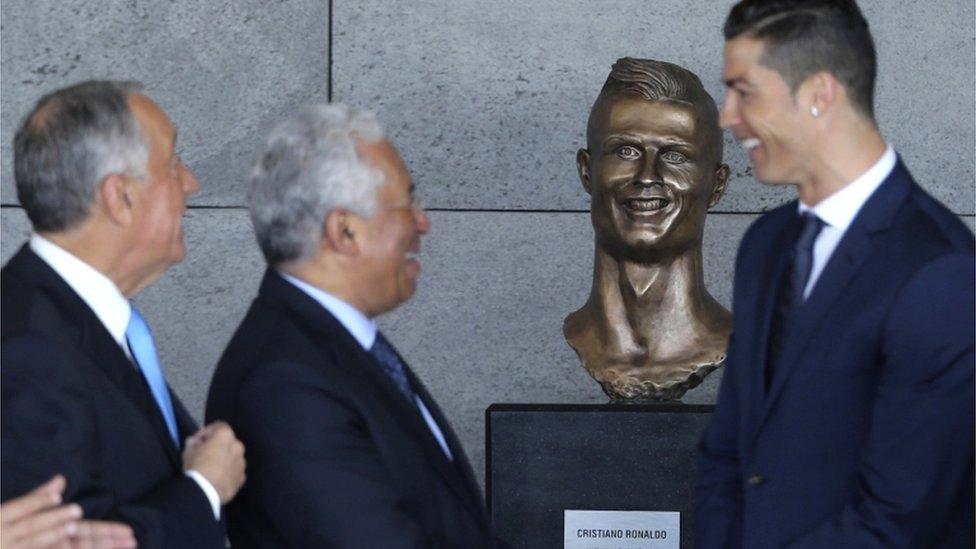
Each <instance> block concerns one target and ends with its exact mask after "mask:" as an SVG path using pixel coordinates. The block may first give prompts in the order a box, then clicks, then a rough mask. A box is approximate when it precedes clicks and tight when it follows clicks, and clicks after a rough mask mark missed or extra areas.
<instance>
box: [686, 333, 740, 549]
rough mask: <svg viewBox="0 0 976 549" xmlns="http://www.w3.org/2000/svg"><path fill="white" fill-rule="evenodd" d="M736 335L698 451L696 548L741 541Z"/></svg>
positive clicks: (731, 343)
mask: <svg viewBox="0 0 976 549" xmlns="http://www.w3.org/2000/svg"><path fill="white" fill-rule="evenodd" d="M734 346H735V334H733V335H732V336H731V337H730V339H729V352H728V353H727V354H726V356H727V357H728V358H727V359H726V363H725V367H724V368H723V370H724V372H723V373H722V383H721V385H720V387H719V392H718V401H717V402H716V405H715V411H714V413H713V414H712V421H711V423H710V424H709V425H708V428H707V429H706V430H705V434H704V436H703V437H702V440H701V444H700V445H699V448H698V459H697V465H698V484H697V487H696V505H695V546H696V547H698V548H700V549H711V548H733V547H738V546H739V545H738V540H741V539H742V532H741V529H742V486H741V483H740V479H739V458H738V440H739V410H738V404H737V403H738V399H739V396H738V391H737V387H736V380H735V378H736V376H735V365H734V364H733V363H732V357H733V356H734Z"/></svg>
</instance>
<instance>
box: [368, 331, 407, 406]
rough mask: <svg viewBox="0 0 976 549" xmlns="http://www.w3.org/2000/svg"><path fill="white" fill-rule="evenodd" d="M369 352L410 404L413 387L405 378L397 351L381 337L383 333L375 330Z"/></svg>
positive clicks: (405, 373)
mask: <svg viewBox="0 0 976 549" xmlns="http://www.w3.org/2000/svg"><path fill="white" fill-rule="evenodd" d="M369 354H370V355H372V356H373V358H375V359H376V362H378V363H379V365H380V366H382V367H383V371H384V372H386V374H387V375H388V376H389V377H390V379H391V380H392V381H393V384H394V385H396V387H397V389H399V390H400V392H401V393H402V394H403V396H404V397H406V399H407V401H409V402H410V403H411V404H412V403H413V402H414V397H413V389H412V388H411V387H410V380H409V379H408V378H407V372H406V368H405V367H404V365H403V362H402V361H401V360H400V357H399V356H398V355H397V352H396V351H395V350H394V349H393V346H392V345H390V342H389V341H387V340H386V338H385V337H383V334H381V333H380V332H376V341H374V342H373V346H372V347H371V348H370V349H369Z"/></svg>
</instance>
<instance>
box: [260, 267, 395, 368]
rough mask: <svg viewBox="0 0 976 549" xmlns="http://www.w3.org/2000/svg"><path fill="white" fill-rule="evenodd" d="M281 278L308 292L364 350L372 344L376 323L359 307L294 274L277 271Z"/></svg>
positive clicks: (374, 339) (374, 338)
mask: <svg viewBox="0 0 976 549" xmlns="http://www.w3.org/2000/svg"><path fill="white" fill-rule="evenodd" d="M278 274H280V275H281V277H282V278H284V279H285V280H287V281H288V282H290V283H292V285H294V286H295V287H296V288H298V289H299V290H301V291H303V292H305V293H306V294H308V296H309V297H311V298H312V299H314V300H315V301H317V302H318V303H319V305H321V306H323V307H325V309H326V310H327V311H329V312H330V313H331V314H332V316H334V317H335V318H336V320H338V321H339V323H340V324H342V326H343V327H344V328H345V329H346V330H347V331H348V332H349V333H350V334H352V337H354V338H355V339H356V341H357V342H358V343H359V345H360V346H361V347H362V348H363V349H364V350H366V351H369V349H370V348H371V347H372V346H373V342H374V341H376V323H375V322H373V321H372V320H370V319H369V318H368V317H367V316H366V315H364V314H363V313H361V312H360V311H359V309H357V308H355V307H353V306H352V305H350V304H348V303H346V302H345V301H343V300H341V299H339V298H338V297H336V296H334V295H332V294H330V293H329V292H326V291H325V290H323V289H321V288H317V287H315V286H312V285H311V284H309V283H307V282H305V281H303V280H299V279H298V278H295V277H294V276H292V275H290V274H288V273H283V272H280V271H279V272H278Z"/></svg>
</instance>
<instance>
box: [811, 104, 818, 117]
mask: <svg viewBox="0 0 976 549" xmlns="http://www.w3.org/2000/svg"><path fill="white" fill-rule="evenodd" d="M810 114H812V115H813V116H814V117H817V116H820V109H818V108H817V106H816V105H814V106H812V107H810Z"/></svg>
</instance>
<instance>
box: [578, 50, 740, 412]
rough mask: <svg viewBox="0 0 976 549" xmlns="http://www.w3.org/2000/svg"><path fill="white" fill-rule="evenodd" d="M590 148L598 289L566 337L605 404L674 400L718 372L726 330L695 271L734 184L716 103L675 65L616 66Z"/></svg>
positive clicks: (583, 174) (585, 155) (590, 132)
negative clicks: (712, 211)
mask: <svg viewBox="0 0 976 549" xmlns="http://www.w3.org/2000/svg"><path fill="white" fill-rule="evenodd" d="M586 142H587V148H585V149H580V150H579V152H578V153H577V157H576V161H577V167H578V169H579V176H580V180H581V181H582V183H583V188H584V189H585V190H586V192H587V193H588V194H589V195H590V196H591V208H590V217H591V220H592V222H593V228H594V231H595V233H596V248H595V258H594V262H593V286H592V291H591V293H590V297H589V299H588V300H587V302H586V303H585V304H584V305H583V307H582V308H581V309H580V310H578V311H576V312H574V313H572V314H570V315H569V316H568V317H567V318H566V321H565V323H564V325H563V331H564V334H565V336H566V340H567V342H569V344H570V346H572V347H573V349H575V350H576V352H577V353H578V354H579V356H580V359H581V360H582V362H583V366H584V367H585V368H586V369H587V371H589V372H590V374H591V375H592V376H593V377H594V378H595V379H596V380H597V381H599V382H600V384H601V386H602V387H603V390H604V391H605V392H606V393H607V394H608V395H609V396H610V397H611V398H616V399H670V398H679V397H680V396H681V395H682V394H684V392H685V391H687V390H688V389H690V388H692V387H694V386H696V385H698V384H699V383H701V380H702V379H703V378H704V377H705V375H707V374H708V373H709V372H711V371H713V370H715V369H716V368H718V367H719V366H720V365H721V363H722V360H723V359H724V357H725V347H726V343H727V338H728V335H729V332H730V331H731V329H732V325H731V322H732V319H731V315H730V314H729V312H728V311H726V310H725V309H724V308H723V307H722V306H721V305H720V304H719V303H718V302H717V301H716V300H715V299H714V298H713V297H712V296H711V295H710V294H709V293H708V291H707V290H706V289H705V282H704V280H703V272H704V269H703V267H702V250H701V247H702V235H703V233H704V230H705V215H706V214H707V212H708V208H710V207H711V206H714V205H715V204H716V203H718V201H719V199H721V198H722V195H723V193H724V192H725V185H726V182H727V181H728V177H729V168H728V166H726V165H725V164H723V163H722V130H721V129H720V128H719V125H718V110H717V109H716V107H715V101H714V100H712V98H711V96H709V95H708V93H707V92H706V91H705V90H704V88H702V85H701V82H700V81H699V79H698V77H696V76H695V75H694V74H692V73H690V72H688V71H687V70H685V69H683V68H681V67H679V66H677V65H673V64H671V63H664V62H661V61H654V60H650V59H633V58H629V57H628V58H623V59H620V60H618V61H617V62H616V63H615V64H614V66H613V69H612V70H611V72H610V76H609V77H608V78H607V81H606V83H605V84H604V86H603V90H602V91H601V92H600V95H599V97H598V98H597V100H596V102H595V103H594V105H593V108H592V110H591V112H590V119H589V123H588V124H587V131H586Z"/></svg>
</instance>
